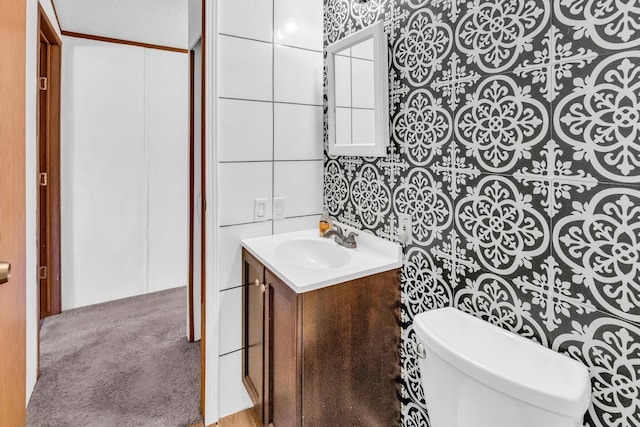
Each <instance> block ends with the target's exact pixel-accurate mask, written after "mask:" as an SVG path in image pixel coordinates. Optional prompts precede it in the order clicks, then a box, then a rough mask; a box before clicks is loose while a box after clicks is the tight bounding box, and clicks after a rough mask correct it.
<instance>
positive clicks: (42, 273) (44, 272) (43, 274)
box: [38, 265, 47, 279]
mask: <svg viewBox="0 0 640 427" xmlns="http://www.w3.org/2000/svg"><path fill="white" fill-rule="evenodd" d="M39 270H40V271H39V274H38V276H39V277H38V278H39V279H46V278H47V266H46V265H43V266H42V267H40V268H39Z"/></svg>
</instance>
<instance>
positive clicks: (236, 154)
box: [217, 99, 273, 162]
mask: <svg viewBox="0 0 640 427" xmlns="http://www.w3.org/2000/svg"><path fill="white" fill-rule="evenodd" d="M217 129H218V154H219V156H220V157H219V160H220V161H221V162H226V161H243V160H244V161H250V160H271V156H272V155H273V149H272V144H273V103H271V102H257V101H242V100H235V99H219V100H218V125H217Z"/></svg>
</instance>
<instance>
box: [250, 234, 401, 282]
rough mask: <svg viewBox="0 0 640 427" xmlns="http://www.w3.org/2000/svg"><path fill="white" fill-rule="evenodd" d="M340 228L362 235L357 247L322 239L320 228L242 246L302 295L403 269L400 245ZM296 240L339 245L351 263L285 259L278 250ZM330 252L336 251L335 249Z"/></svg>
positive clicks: (336, 248) (276, 236) (339, 253)
mask: <svg viewBox="0 0 640 427" xmlns="http://www.w3.org/2000/svg"><path fill="white" fill-rule="evenodd" d="M339 225H340V227H341V228H342V229H343V230H345V233H348V232H350V231H355V232H356V233H358V237H356V242H357V243H358V247H357V248H355V249H347V248H344V247H342V246H340V245H338V244H337V243H335V242H333V241H332V240H333V238H324V237H320V236H319V232H318V229H317V228H314V229H310V230H303V231H296V232H292V233H283V234H275V235H272V236H264V237H254V238H251V239H244V240H243V241H242V246H243V247H244V248H245V249H247V250H248V251H249V252H250V253H251V254H252V255H253V256H255V257H256V258H257V259H258V260H259V261H260V262H262V263H263V264H264V265H265V267H267V268H268V269H269V270H271V272H272V273H274V274H275V275H276V276H278V277H279V278H280V279H282V281H284V282H285V283H286V284H287V285H288V286H289V287H290V288H291V289H293V290H294V291H295V292H296V293H299V294H300V293H304V292H309V291H313V290H316V289H321V288H324V287H327V286H331V285H336V284H338V283H342V282H346V281H349V280H353V279H358V278H360V277H365V276H369V275H371V274H376V273H382V272H383V271H388V270H392V269H395V268H400V267H401V266H402V248H401V247H400V245H398V244H397V243H393V242H390V241H388V240H384V239H382V238H380V237H377V236H374V235H372V234H369V233H365V232H363V231H361V230H356V229H354V228H351V227H347V226H344V225H342V224H339ZM295 240H316V241H318V242H319V243H320V242H321V243H323V244H327V245H335V251H336V253H337V256H344V257H345V259H348V262H347V263H346V264H345V265H342V266H339V267H328V268H309V267H305V266H301V265H299V264H297V263H294V262H292V260H291V259H290V258H289V259H288V258H287V257H284V256H282V251H280V250H279V249H278V247H279V245H280V244H281V243H283V242H287V241H295ZM329 250H331V251H333V246H331V247H330V248H329Z"/></svg>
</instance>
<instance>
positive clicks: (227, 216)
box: [218, 162, 272, 226]
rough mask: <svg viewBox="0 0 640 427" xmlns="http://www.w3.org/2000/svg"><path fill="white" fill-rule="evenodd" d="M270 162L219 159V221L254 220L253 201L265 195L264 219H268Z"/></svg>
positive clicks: (269, 209) (270, 194) (224, 223)
mask: <svg viewBox="0 0 640 427" xmlns="http://www.w3.org/2000/svg"><path fill="white" fill-rule="evenodd" d="M271 168H272V166H271V163H270V162H253V163H221V164H220V165H219V166H218V177H219V180H220V183H219V188H220V193H219V195H218V203H219V208H218V209H219V212H220V225H221V226H224V225H233V224H244V223H248V222H253V204H254V203H253V201H254V199H255V198H267V199H268V202H267V205H266V213H265V220H268V219H271V198H272V189H271V173H272V169H271Z"/></svg>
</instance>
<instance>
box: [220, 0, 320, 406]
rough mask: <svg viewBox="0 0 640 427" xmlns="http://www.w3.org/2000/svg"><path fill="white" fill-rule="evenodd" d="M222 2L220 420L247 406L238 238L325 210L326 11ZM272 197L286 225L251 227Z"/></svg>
mask: <svg viewBox="0 0 640 427" xmlns="http://www.w3.org/2000/svg"><path fill="white" fill-rule="evenodd" d="M219 4H220V6H219V9H218V12H219V13H218V17H217V19H218V24H219V26H218V28H219V33H220V34H219V35H218V37H217V38H218V54H217V58H216V59H217V61H218V62H217V64H218V65H217V67H218V79H217V93H218V94H217V96H218V100H217V124H216V126H217V128H216V129H217V131H216V147H217V154H218V158H217V161H218V162H219V163H218V176H217V178H218V181H217V187H218V196H217V200H216V203H217V206H216V208H217V209H218V212H219V213H220V215H219V228H218V253H217V255H216V256H217V257H218V258H217V259H218V265H219V268H218V271H217V280H219V283H218V285H219V289H221V291H220V296H219V297H220V307H221V313H220V327H221V329H220V349H219V351H220V353H219V354H222V355H223V356H220V401H219V404H220V413H219V415H220V416H221V417H222V416H225V415H228V414H230V413H233V412H237V411H240V410H243V409H245V408H248V407H250V406H252V403H251V401H250V400H249V397H248V395H247V393H246V391H245V390H244V386H243V385H242V380H241V355H242V352H241V346H242V342H241V329H240V328H241V310H242V309H241V299H242V294H241V289H242V288H241V276H242V271H241V253H242V251H241V240H242V239H243V238H248V237H257V236H263V235H269V234H271V233H281V232H286V231H295V230H301V229H306V228H310V227H315V226H317V221H318V218H319V214H320V213H321V210H322V158H323V151H322V149H323V147H322V145H323V123H322V67H323V55H322V25H323V24H322V14H323V3H322V1H321V0H220V3H219ZM272 8H273V9H272ZM274 38H275V39H277V40H275V41H274ZM248 39H251V40H248ZM257 40H261V41H257ZM272 43H276V45H274V44H272ZM283 45H286V46H283ZM290 46H296V47H290ZM274 49H275V51H274ZM309 49H312V50H309ZM313 49H315V50H317V51H313ZM231 98H233V99H231ZM257 101H259V102H257ZM263 101H264V102H263ZM274 101H280V102H275V103H274ZM275 160H277V161H275ZM274 173H275V174H276V175H277V179H275V180H274V176H273V174H274ZM274 189H275V190H276V191H278V192H279V194H274ZM274 195H277V196H284V197H286V212H285V214H286V216H287V218H286V219H284V220H278V221H271V220H268V221H263V222H254V221H253V204H254V198H255V197H266V198H268V199H269V203H268V204H267V206H266V211H267V218H271V215H272V207H271V200H272V196H274Z"/></svg>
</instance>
